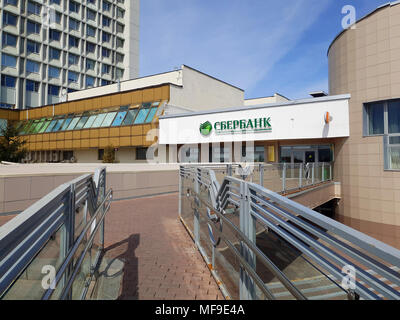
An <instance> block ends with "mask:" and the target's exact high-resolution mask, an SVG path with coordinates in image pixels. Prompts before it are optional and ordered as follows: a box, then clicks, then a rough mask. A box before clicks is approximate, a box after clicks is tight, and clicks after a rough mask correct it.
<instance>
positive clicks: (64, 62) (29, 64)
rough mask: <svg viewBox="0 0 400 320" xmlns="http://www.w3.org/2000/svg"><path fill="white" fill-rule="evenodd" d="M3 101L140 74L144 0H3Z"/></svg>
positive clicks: (37, 99) (39, 99) (56, 96)
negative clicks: (140, 23)
mask: <svg viewBox="0 0 400 320" xmlns="http://www.w3.org/2000/svg"><path fill="white" fill-rule="evenodd" d="M0 26H1V27H0V36H1V46H0V48H1V50H0V53H1V91H0V106H1V107H3V108H4V107H6V108H13V107H16V108H19V109H24V108H30V107H37V106H42V105H48V104H53V103H58V102H61V101H63V100H64V99H65V98H66V94H68V92H73V91H77V90H82V89H86V88H90V87H97V86H102V85H107V84H110V83H114V82H117V81H118V80H127V79H133V78H136V77H138V73H139V71H138V68H139V0H0Z"/></svg>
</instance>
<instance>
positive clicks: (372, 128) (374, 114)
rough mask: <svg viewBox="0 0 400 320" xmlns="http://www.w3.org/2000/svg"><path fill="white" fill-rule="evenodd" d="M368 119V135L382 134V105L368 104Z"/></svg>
mask: <svg viewBox="0 0 400 320" xmlns="http://www.w3.org/2000/svg"><path fill="white" fill-rule="evenodd" d="M366 112H367V119H368V135H377V134H384V124H383V119H384V104H383V103H370V104H368V105H366Z"/></svg>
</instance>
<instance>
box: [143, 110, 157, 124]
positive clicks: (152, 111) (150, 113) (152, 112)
mask: <svg viewBox="0 0 400 320" xmlns="http://www.w3.org/2000/svg"><path fill="white" fill-rule="evenodd" d="M157 109H158V107H153V108H151V110H150V112H149V115H148V116H147V118H146V123H150V122H152V121H153V118H154V116H155V115H156V112H157Z"/></svg>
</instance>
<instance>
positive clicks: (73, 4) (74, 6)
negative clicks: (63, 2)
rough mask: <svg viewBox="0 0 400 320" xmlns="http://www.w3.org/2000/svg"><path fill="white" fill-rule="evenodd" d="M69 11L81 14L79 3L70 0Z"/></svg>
mask: <svg viewBox="0 0 400 320" xmlns="http://www.w3.org/2000/svg"><path fill="white" fill-rule="evenodd" d="M69 11H70V12H75V13H79V3H76V2H75V1H71V0H70V1H69Z"/></svg>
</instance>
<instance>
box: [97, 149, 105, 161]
mask: <svg viewBox="0 0 400 320" xmlns="http://www.w3.org/2000/svg"><path fill="white" fill-rule="evenodd" d="M103 158H104V149H99V150H98V153H97V160H103Z"/></svg>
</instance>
